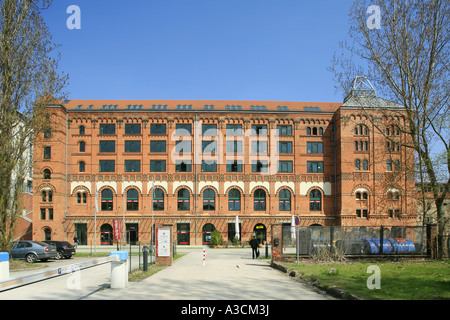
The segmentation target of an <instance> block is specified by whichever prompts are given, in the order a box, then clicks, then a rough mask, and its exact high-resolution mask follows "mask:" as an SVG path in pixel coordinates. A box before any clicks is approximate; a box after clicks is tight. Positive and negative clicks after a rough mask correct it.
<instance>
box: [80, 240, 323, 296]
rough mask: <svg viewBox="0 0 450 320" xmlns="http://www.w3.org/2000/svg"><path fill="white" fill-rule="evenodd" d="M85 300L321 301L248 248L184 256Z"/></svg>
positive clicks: (193, 253)
mask: <svg viewBox="0 0 450 320" xmlns="http://www.w3.org/2000/svg"><path fill="white" fill-rule="evenodd" d="M87 298H88V299H124V300H126V299H133V300H138V299H150V300H172V299H175V300H187V299H189V300H305V299H306V300H323V299H330V297H329V296H326V295H324V294H322V293H319V292H317V291H314V290H312V289H309V288H306V287H304V286H303V285H302V284H301V283H300V282H298V281H296V280H294V279H291V278H290V277H288V276H286V275H285V274H283V273H281V272H280V271H277V270H275V269H273V268H271V267H270V266H269V264H268V263H266V262H263V261H261V260H253V259H251V249H215V250H214V249H210V250H208V249H207V251H206V265H205V266H204V265H203V253H202V250H198V251H194V252H191V253H188V254H187V255H186V256H184V257H182V258H181V259H180V260H178V261H177V262H175V263H174V264H173V265H172V266H171V267H170V268H167V269H164V270H163V271H160V272H158V273H157V274H155V275H153V276H151V277H149V278H147V279H145V280H143V281H141V282H139V283H135V284H130V286H129V287H128V288H126V289H114V290H113V289H108V290H102V291H99V292H97V293H95V294H93V295H90V296H89V297H87Z"/></svg>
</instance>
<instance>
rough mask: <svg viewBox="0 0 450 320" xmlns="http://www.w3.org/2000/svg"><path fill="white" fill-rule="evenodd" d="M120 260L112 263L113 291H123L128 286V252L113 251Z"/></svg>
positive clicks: (112, 253)
mask: <svg viewBox="0 0 450 320" xmlns="http://www.w3.org/2000/svg"><path fill="white" fill-rule="evenodd" d="M113 255H117V256H118V257H119V260H114V261H111V289H123V288H126V287H127V286H128V252H127V251H113V252H111V254H110V256H113Z"/></svg>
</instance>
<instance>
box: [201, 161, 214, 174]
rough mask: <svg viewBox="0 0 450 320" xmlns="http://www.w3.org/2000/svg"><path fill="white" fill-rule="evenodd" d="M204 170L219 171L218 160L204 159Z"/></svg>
mask: <svg viewBox="0 0 450 320" xmlns="http://www.w3.org/2000/svg"><path fill="white" fill-rule="evenodd" d="M202 172H217V162H216V161H212V160H202Z"/></svg>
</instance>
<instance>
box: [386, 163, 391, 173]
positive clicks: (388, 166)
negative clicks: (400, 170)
mask: <svg viewBox="0 0 450 320" xmlns="http://www.w3.org/2000/svg"><path fill="white" fill-rule="evenodd" d="M386 171H392V161H391V160H387V161H386Z"/></svg>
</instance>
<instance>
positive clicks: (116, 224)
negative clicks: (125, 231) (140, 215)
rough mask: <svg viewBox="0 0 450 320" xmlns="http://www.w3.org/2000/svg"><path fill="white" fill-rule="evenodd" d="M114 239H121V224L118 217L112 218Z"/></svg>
mask: <svg viewBox="0 0 450 320" xmlns="http://www.w3.org/2000/svg"><path fill="white" fill-rule="evenodd" d="M113 224H114V239H116V240H122V226H121V225H120V220H119V219H114V222H113Z"/></svg>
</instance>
